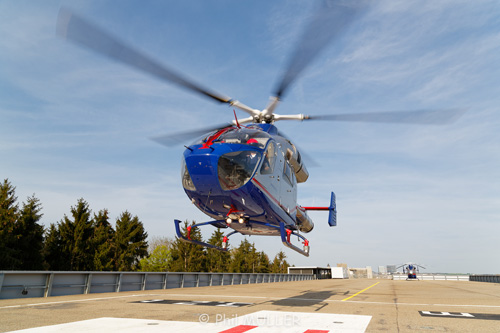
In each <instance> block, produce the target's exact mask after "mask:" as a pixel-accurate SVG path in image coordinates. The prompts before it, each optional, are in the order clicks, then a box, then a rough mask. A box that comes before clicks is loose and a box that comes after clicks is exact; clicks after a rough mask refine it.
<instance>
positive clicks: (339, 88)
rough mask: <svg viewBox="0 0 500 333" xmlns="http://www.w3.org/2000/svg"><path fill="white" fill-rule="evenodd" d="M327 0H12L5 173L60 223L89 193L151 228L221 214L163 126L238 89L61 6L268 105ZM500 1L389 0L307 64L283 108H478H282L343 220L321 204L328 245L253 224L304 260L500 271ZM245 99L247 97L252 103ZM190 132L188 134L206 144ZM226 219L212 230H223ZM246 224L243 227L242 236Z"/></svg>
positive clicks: (263, 247) (193, 123) (4, 25)
mask: <svg viewBox="0 0 500 333" xmlns="http://www.w3.org/2000/svg"><path fill="white" fill-rule="evenodd" d="M317 5H318V3H317V2H314V1H300V0H276V1H261V0H259V1H238V2H235V1H230V0H214V1H204V0H193V1H174V0H172V1H154V0H150V1H132V0H125V1H118V0H100V1H95V0H85V1H83V0H73V1H55V0H47V1H34V0H31V1H28V0H4V1H1V2H0V36H1V38H0V176H1V178H2V180H3V179H6V178H7V179H9V181H10V182H11V183H12V185H13V186H15V187H16V194H17V196H18V201H19V203H21V202H23V201H25V200H26V198H27V197H29V196H31V195H33V194H34V195H35V196H36V197H37V198H39V199H40V201H41V203H42V205H43V210H42V213H43V214H44V215H43V217H42V220H41V222H42V223H43V225H44V226H45V227H48V226H49V225H50V224H51V223H57V222H58V221H60V220H61V219H62V218H63V217H64V215H68V216H69V215H70V209H71V206H74V205H75V204H76V203H77V200H78V199H79V198H83V199H84V200H85V201H87V202H88V203H89V206H90V208H91V209H92V211H93V212H95V213H97V212H98V211H99V210H101V209H108V210H109V213H110V217H111V220H112V221H115V219H116V218H117V217H118V216H119V215H120V214H121V213H122V212H123V211H125V210H128V211H129V212H131V213H132V214H134V215H137V216H138V217H139V219H140V220H141V221H142V222H143V224H144V227H145V229H146V231H147V232H148V235H149V236H150V237H170V238H173V237H174V235H175V231H174V223H173V220H174V219H181V220H186V219H187V220H195V221H197V222H204V221H208V220H209V219H208V217H207V216H205V215H204V214H203V213H201V212H200V211H198V210H197V209H196V207H194V206H193V205H192V204H191V202H190V201H189V199H188V198H187V196H186V195H185V193H184V190H183V188H182V185H181V182H180V167H181V156H182V153H183V150H184V147H183V146H182V144H181V145H179V146H176V147H170V148H167V147H164V146H162V145H159V144H157V143H156V142H154V141H152V140H151V139H150V138H151V137H154V136H157V135H163V134H170V133H175V132H177V131H183V130H189V129H197V128H201V127H204V126H209V125H211V124H220V123H224V122H228V121H230V120H232V119H233V117H234V116H233V111H232V108H231V107H228V106H225V105H220V104H217V103H214V102H213V101H212V100H210V99H207V98H204V97H203V96H199V95H196V94H192V93H190V92H187V91H185V90H183V89H180V88H179V87H177V86H175V85H172V84H168V83H165V82H162V81H160V80H158V79H156V78H153V77H151V76H149V75H148V74H144V73H141V72H138V71H136V70H133V69H131V68H129V67H127V66H125V65H121V64H118V63H116V62H113V61H111V60H109V59H107V58H105V57H102V56H100V55H97V54H95V53H93V52H91V51H88V50H86V49H82V48H81V47H79V46H77V45H75V44H73V43H71V42H68V41H66V40H63V39H61V38H60V37H57V36H56V34H55V26H56V20H57V15H58V12H59V9H60V7H61V6H67V7H69V8H70V9H71V10H73V11H74V12H76V13H78V14H80V15H81V16H83V17H85V18H87V19H88V20H90V21H91V22H94V23H95V24H97V25H98V26H100V27H101V28H103V29H105V30H107V31H109V32H110V33H112V34H113V35H115V36H119V38H120V39H121V40H123V41H125V42H126V43H128V44H130V45H132V46H134V47H135V48H136V49H138V50H141V51H143V52H144V53H146V54H147V55H149V56H150V57H152V58H153V59H156V60H158V61H159V62H161V63H163V64H165V65H168V66H169V67H170V68H173V69H175V70H176V71H178V72H180V73H183V74H184V75H186V76H187V77H189V78H191V79H193V80H195V81H196V82H199V83H200V84H202V85H204V86H207V87H210V88H211V89H213V90H215V91H217V92H220V93H222V94H225V95H228V96H230V97H232V98H235V99H238V100H239V101H241V102H243V103H245V104H247V105H249V106H252V107H254V108H257V109H262V108H264V107H265V106H266V104H267V102H268V99H269V96H270V95H271V94H272V92H273V91H274V89H275V88H276V84H277V82H278V79H279V78H280V75H282V73H283V70H284V67H285V65H286V63H287V60H288V56H289V55H290V53H291V52H292V50H293V48H294V46H295V45H296V41H297V39H298V37H299V35H300V32H301V30H302V28H303V26H304V24H305V23H306V22H307V19H308V17H309V16H310V15H311V13H312V12H313V10H314V9H315V8H316V6H317ZM499 105H500V3H499V2H498V1H496V0H491V1H490V0H480V1H474V2H470V1H462V0H440V1H430V0H420V1H416V0H409V1H399V2H395V1H389V0H382V1H373V2H370V6H369V8H368V9H367V10H366V11H365V12H364V13H363V15H361V16H360V17H358V18H357V20H356V21H355V22H354V23H353V24H352V25H351V26H350V27H349V29H348V30H347V31H346V32H345V33H344V34H342V35H341V36H340V37H339V38H337V39H336V40H335V41H334V42H333V43H332V44H331V45H328V47H326V48H325V50H324V51H323V52H322V53H321V54H320V55H319V56H318V57H317V59H315V61H314V63H312V64H311V65H310V66H309V67H307V68H306V70H305V71H304V73H303V74H302V75H301V77H300V78H299V79H298V80H297V81H296V82H294V83H293V85H292V86H291V87H290V89H289V91H288V93H287V94H286V96H285V97H284V98H283V101H282V103H281V104H280V105H279V106H278V109H277V110H276V112H278V113H280V114H296V113H304V114H311V115H324V114H336V113H356V112H378V111H399V110H420V109H448V108H467V110H468V111H467V112H466V113H465V114H464V115H463V116H462V117H461V118H460V119H458V121H456V122H455V123H453V124H450V125H445V126H432V125H431V126H418V125H402V124H399V125H394V124H368V123H347V122H291V121H290V122H286V121H283V122H278V123H277V124H276V125H277V126H278V128H279V129H280V130H282V131H283V132H284V133H286V134H287V135H288V136H289V137H291V138H292V140H293V141H294V142H295V143H296V144H297V145H298V146H299V147H300V148H301V150H303V151H305V152H306V153H307V155H309V156H310V157H311V158H312V159H314V162H315V163H314V164H315V165H316V166H314V167H313V166H310V167H308V169H309V172H310V177H309V179H308V181H307V182H306V183H303V184H299V188H298V201H299V204H300V205H302V206H327V205H328V203H329V198H330V193H331V191H334V192H335V193H336V196H337V210H338V225H337V226H336V227H334V228H330V227H328V224H327V218H328V216H327V215H328V214H327V213H325V212H311V213H310V214H309V215H310V217H311V218H312V219H313V220H314V222H315V228H314V230H313V231H312V232H311V233H309V234H307V235H306V236H307V238H308V239H309V241H310V245H311V254H310V256H309V257H308V258H307V257H304V256H302V255H300V254H298V253H295V252H294V251H292V250H290V249H287V248H285V247H284V246H283V245H282V244H281V242H280V239H279V238H278V237H269V236H267V237H266V236H261V237H258V236H251V237H248V240H249V241H250V242H252V243H255V246H256V248H257V250H258V251H265V252H266V253H268V255H269V256H270V257H271V258H273V257H274V255H275V254H276V253H277V252H278V251H280V250H284V251H285V253H286V255H287V260H288V262H289V263H291V264H294V265H296V266H326V265H328V264H329V265H331V266H335V265H336V264H337V263H347V264H348V265H349V266H350V267H365V266H372V268H373V269H374V271H377V270H378V266H381V265H390V264H400V263H405V262H414V263H419V264H422V265H423V266H425V267H426V269H425V270H423V271H422V272H447V273H477V274H483V273H489V274H500V251H499V250H498V249H499V243H500V112H499V110H498V107H499ZM237 113H238V116H239V117H246V114H245V113H242V112H240V111H237ZM189 143H190V142H186V143H185V144H189ZM211 232H212V229H211V228H207V229H206V230H205V231H204V236H205V238H206V239H208V237H209V236H210V234H211ZM242 239H243V236H241V235H234V236H232V237H231V241H232V244H233V245H238V244H239V243H240V241H241V240H242Z"/></svg>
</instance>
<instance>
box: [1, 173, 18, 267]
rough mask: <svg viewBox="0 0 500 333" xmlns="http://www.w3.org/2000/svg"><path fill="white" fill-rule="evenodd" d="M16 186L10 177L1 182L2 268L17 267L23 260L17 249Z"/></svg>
mask: <svg viewBox="0 0 500 333" xmlns="http://www.w3.org/2000/svg"><path fill="white" fill-rule="evenodd" d="M16 201H17V197H16V188H15V187H13V186H12V185H11V183H10V182H9V181H8V179H5V180H4V181H3V183H2V184H0V270H13V269H17V268H18V267H19V266H20V264H21V260H20V258H19V251H18V250H17V249H16V240H17V239H16V238H17V237H16V235H15V225H16V221H17V219H18V216H19V211H18V210H19V207H18V205H17V203H16Z"/></svg>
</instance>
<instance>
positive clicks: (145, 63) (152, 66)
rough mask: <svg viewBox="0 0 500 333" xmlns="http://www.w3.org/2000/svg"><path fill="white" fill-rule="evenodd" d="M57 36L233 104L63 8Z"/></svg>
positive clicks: (60, 13) (229, 99)
mask: <svg viewBox="0 0 500 333" xmlns="http://www.w3.org/2000/svg"><path fill="white" fill-rule="evenodd" d="M57 34H58V35H59V36H61V37H63V38H66V39H69V40H71V41H73V42H75V43H77V44H80V45H82V46H85V47H87V48H89V49H91V50H93V51H95V52H97V53H99V54H101V55H104V56H107V57H109V58H111V59H114V60H117V61H120V62H122V63H124V64H127V65H129V66H131V67H134V68H136V69H139V70H141V71H143V72H146V73H149V74H151V75H153V76H155V77H157V78H159V79H162V80H164V81H169V82H172V83H175V84H177V85H179V86H181V87H184V88H186V89H189V90H191V91H194V92H197V93H200V94H203V95H205V96H208V97H210V98H212V99H214V100H216V101H218V102H221V103H230V102H231V98H229V97H227V96H224V95H221V94H218V93H215V92H213V91H211V90H209V89H206V88H203V87H202V86H200V85H198V84H195V83H193V82H191V81H189V80H188V79H186V78H183V77H182V76H181V75H179V74H177V73H175V72H174V71H172V70H170V69H168V68H166V67H165V66H163V65H160V64H159V63H157V62H155V61H154V60H152V59H150V58H148V57H147V56H145V55H143V54H141V53H140V52H138V51H136V50H134V49H132V48H131V47H129V46H127V45H126V44H125V43H123V42H122V41H120V40H119V39H118V38H116V37H114V36H112V35H110V34H108V33H107V32H105V31H103V30H101V29H100V28H98V27H97V26H95V25H93V24H91V23H89V22H87V21H85V20H84V19H83V18H81V17H79V16H77V15H76V14H74V13H72V12H71V11H70V10H69V9H67V8H64V7H63V8H61V9H60V11H59V16H58V20H57Z"/></svg>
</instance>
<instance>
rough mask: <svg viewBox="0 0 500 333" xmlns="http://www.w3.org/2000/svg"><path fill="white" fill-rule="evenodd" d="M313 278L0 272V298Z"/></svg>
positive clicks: (151, 273)
mask: <svg viewBox="0 0 500 333" xmlns="http://www.w3.org/2000/svg"><path fill="white" fill-rule="evenodd" d="M314 278H315V277H314V276H313V275H301V274H258V273H256V274H252V273H177V272H175V273H174V272H161V273H156V272H53V271H52V272H51V271H36V272H31V271H0V299H7V298H25V297H49V296H63V295H77V294H94V293H107V292H121V291H137V290H155V289H172V288H189V287H206V286H225V285H237V284H250V283H270V282H286V281H303V280H313V279H314Z"/></svg>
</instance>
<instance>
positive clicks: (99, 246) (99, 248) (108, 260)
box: [92, 209, 115, 271]
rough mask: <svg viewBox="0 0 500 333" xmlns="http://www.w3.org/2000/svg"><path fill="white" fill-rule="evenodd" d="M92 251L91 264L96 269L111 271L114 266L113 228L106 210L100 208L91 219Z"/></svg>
mask: <svg viewBox="0 0 500 333" xmlns="http://www.w3.org/2000/svg"><path fill="white" fill-rule="evenodd" d="M92 224H93V236H92V252H93V253H94V255H93V262H94V264H93V266H94V270H96V271H112V270H113V269H114V267H115V263H114V257H115V244H114V237H115V230H114V229H113V226H112V225H111V224H110V223H109V216H108V211H107V210H106V209H103V210H100V211H99V213H98V214H97V215H95V214H94V218H93V221H92Z"/></svg>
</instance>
